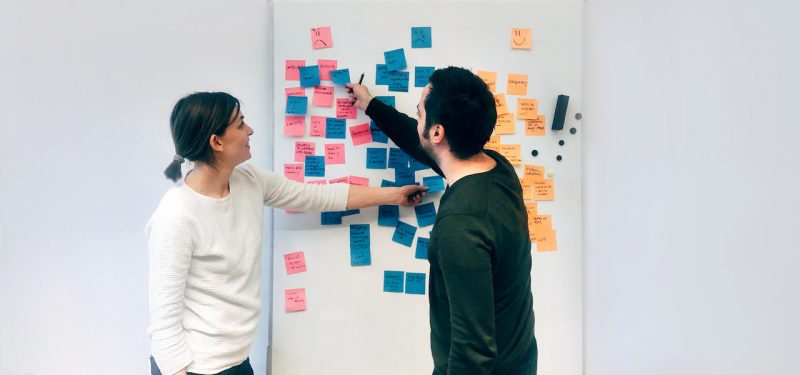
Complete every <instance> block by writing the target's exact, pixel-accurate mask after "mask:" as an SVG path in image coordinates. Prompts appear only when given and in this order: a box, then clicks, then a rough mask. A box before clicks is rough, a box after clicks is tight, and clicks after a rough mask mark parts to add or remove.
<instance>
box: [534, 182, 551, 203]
mask: <svg viewBox="0 0 800 375" xmlns="http://www.w3.org/2000/svg"><path fill="white" fill-rule="evenodd" d="M555 197H556V194H555V188H554V187H553V179H552V178H543V179H541V180H534V181H533V199H535V200H537V201H552V200H554V199H555Z"/></svg>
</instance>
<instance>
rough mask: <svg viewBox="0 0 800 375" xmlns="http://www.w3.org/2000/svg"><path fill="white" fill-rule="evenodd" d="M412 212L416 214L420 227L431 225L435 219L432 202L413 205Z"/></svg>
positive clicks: (434, 208) (434, 207)
mask: <svg viewBox="0 0 800 375" xmlns="http://www.w3.org/2000/svg"><path fill="white" fill-rule="evenodd" d="M414 213H415V214H416V215H417V225H418V226H420V227H427V226H428V225H433V223H434V222H435V221H436V206H434V205H433V202H429V203H425V204H420V205H418V206H416V207H414Z"/></svg>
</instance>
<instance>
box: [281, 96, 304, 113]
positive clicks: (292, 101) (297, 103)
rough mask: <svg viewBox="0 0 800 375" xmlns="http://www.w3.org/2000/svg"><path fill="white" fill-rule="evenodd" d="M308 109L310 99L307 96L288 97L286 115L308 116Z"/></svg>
mask: <svg viewBox="0 0 800 375" xmlns="http://www.w3.org/2000/svg"><path fill="white" fill-rule="evenodd" d="M306 108H308V97H306V96H287V97H286V113H291V114H295V115H304V114H306Z"/></svg>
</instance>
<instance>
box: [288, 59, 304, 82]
mask: <svg viewBox="0 0 800 375" xmlns="http://www.w3.org/2000/svg"><path fill="white" fill-rule="evenodd" d="M305 66H306V60H286V72H285V73H284V75H283V78H284V79H285V80H287V81H299V80H300V68H301V67H305Z"/></svg>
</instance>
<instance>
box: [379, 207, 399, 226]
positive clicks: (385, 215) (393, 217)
mask: <svg viewBox="0 0 800 375" xmlns="http://www.w3.org/2000/svg"><path fill="white" fill-rule="evenodd" d="M399 219H400V206H392V205H386V206H378V225H380V226H382V227H396V226H397V221H398V220H399Z"/></svg>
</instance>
